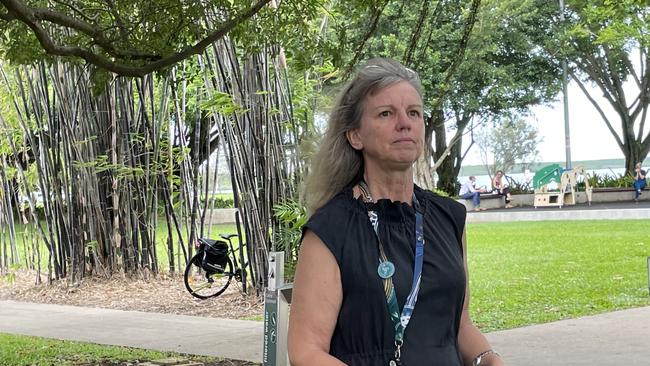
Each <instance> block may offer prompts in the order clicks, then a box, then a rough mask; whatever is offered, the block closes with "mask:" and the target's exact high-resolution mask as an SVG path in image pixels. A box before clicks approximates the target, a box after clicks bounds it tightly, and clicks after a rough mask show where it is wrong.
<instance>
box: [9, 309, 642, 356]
mask: <svg viewBox="0 0 650 366" xmlns="http://www.w3.org/2000/svg"><path fill="white" fill-rule="evenodd" d="M262 332H263V331H262V322H254V321H246V320H229V319H216V318H202V317H193V316H184V315H169V314H157V313H144V312H138V311H121V310H107V309H97V308H83V307H74V306H63V305H49V304H34V303H26V302H16V301H0V333H15V334H24V335H32V336H40V337H47V338H57V339H67V340H75V341H85V342H93V343H100V344H111V345H120V346H130V347H136V348H147V349H155V350H161V351H176V352H183V353H190V354H197V355H207V356H220V357H226V358H232V359H239V360H247V361H253V362H261V353H262V352H261V351H262ZM487 336H488V338H489V339H490V342H491V343H492V345H493V346H494V348H495V349H497V350H499V352H500V353H501V354H502V355H503V356H504V358H505V359H506V360H507V361H508V365H509V366H540V365H571V366H583V365H584V366H587V365H589V366H622V365H625V366H648V365H650V307H641V308H636V309H629V310H623V311H616V312H611V313H605V314H601V315H596V316H589V317H582V318H578V319H569V320H563V321H558V322H553V323H547V324H540V325H533V326H529V327H522V328H516V329H511V330H505V331H499V332H493V333H488V334H487ZM0 361H1V360H0ZM0 364H1V362H0Z"/></svg>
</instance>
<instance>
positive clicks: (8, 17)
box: [0, 8, 16, 21]
mask: <svg viewBox="0 0 650 366" xmlns="http://www.w3.org/2000/svg"><path fill="white" fill-rule="evenodd" d="M5 9H6V8H5ZM0 19H2V20H6V21H11V20H15V19H16V16H15V14H13V13H12V12H11V11H9V9H7V12H6V13H0Z"/></svg>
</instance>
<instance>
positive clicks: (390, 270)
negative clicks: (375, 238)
mask: <svg viewBox="0 0 650 366" xmlns="http://www.w3.org/2000/svg"><path fill="white" fill-rule="evenodd" d="M377 273H378V274H379V277H381V278H384V279H386V278H390V277H393V274H394V273H395V265H394V264H393V262H391V261H384V262H381V263H379V266H377Z"/></svg>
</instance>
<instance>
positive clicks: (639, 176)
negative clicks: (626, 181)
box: [634, 162, 645, 201]
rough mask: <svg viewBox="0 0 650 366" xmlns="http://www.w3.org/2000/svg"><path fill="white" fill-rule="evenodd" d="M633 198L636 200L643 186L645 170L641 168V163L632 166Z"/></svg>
mask: <svg viewBox="0 0 650 366" xmlns="http://www.w3.org/2000/svg"><path fill="white" fill-rule="evenodd" d="M634 173H635V174H634V200H635V201H638V200H639V196H640V195H641V191H642V190H643V189H644V188H645V170H643V169H641V163H640V162H639V163H636V165H635V166H634Z"/></svg>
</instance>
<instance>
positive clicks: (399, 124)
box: [347, 81, 424, 168]
mask: <svg viewBox="0 0 650 366" xmlns="http://www.w3.org/2000/svg"><path fill="white" fill-rule="evenodd" d="M347 137H348V141H349V142H350V144H351V145H352V147H354V148H355V149H357V150H361V151H362V152H363V156H364V160H365V164H366V166H372V165H374V164H376V165H379V166H380V167H384V168H410V167H411V166H412V164H413V163H414V162H415V161H416V160H417V159H418V157H420V155H421V154H422V151H423V147H424V118H423V114H422V100H421V98H420V95H419V94H418V92H417V90H415V88H413V86H411V84H409V83H408V82H406V81H402V82H399V83H397V84H394V85H391V86H388V87H386V88H384V89H381V90H379V91H377V92H376V93H375V94H373V95H368V96H367V97H366V100H365V103H364V106H363V113H362V116H361V125H360V127H359V128H357V129H354V130H350V131H348V134H347Z"/></svg>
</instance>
